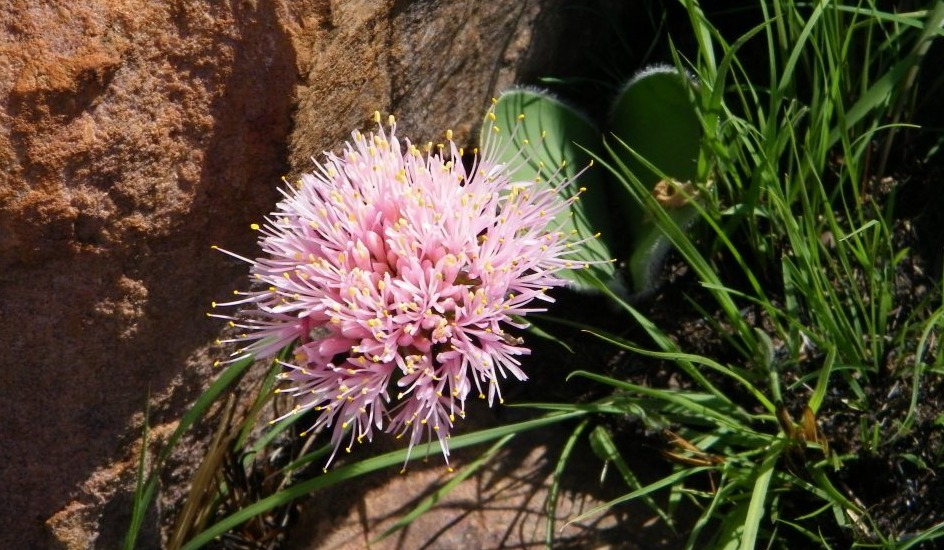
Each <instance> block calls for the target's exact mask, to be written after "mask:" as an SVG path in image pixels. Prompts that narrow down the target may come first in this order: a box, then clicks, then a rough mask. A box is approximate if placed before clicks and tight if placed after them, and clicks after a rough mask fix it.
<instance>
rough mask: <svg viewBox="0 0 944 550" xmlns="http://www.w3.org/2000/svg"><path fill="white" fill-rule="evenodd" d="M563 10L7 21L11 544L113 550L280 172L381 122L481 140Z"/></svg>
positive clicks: (339, 5)
mask: <svg viewBox="0 0 944 550" xmlns="http://www.w3.org/2000/svg"><path fill="white" fill-rule="evenodd" d="M559 3H560V2H559V1H558V0H538V1H531V2H516V3H510V4H503V3H492V2H483V3H477V2H476V3H473V2H463V1H461V0H397V1H392V0H391V1H378V0H302V1H292V2H288V1H278V0H233V1H226V2H224V1H219V0H212V1H205V0H177V1H174V2H152V3H147V2H145V3H142V2H131V1H130V0H91V1H89V2H80V3H76V2H67V1H64V0H60V1H57V0H40V1H33V0H29V1H27V0H11V1H10V2H6V3H4V5H3V6H2V7H0V21H2V23H3V25H0V318H2V319H3V323H0V347H2V348H3V349H4V354H3V357H4V359H3V360H2V363H0V402H2V403H3V404H4V415H3V416H4V420H3V422H2V423H0V456H2V457H3V461H2V463H0V548H50V547H63V548H113V547H116V546H117V541H118V540H120V538H121V536H122V534H123V532H124V529H125V527H126V521H127V514H128V502H129V501H128V497H127V494H128V489H129V486H130V484H131V483H132V481H133V477H134V475H133V466H134V464H135V460H136V456H137V455H136V452H135V445H136V443H137V439H138V436H139V433H140V432H139V427H140V422H141V418H142V415H141V412H142V410H143V409H144V405H145V402H146V400H147V398H148V396H149V395H150V396H151V397H152V398H153V399H154V402H153V403H152V415H151V419H150V420H151V423H152V424H154V425H157V426H158V429H157V432H159V433H160V432H167V431H168V430H169V429H171V428H172V426H173V422H174V419H175V418H178V417H179V415H180V412H181V411H182V410H184V409H185V407H186V405H187V403H189V402H190V401H191V400H192V399H193V398H194V397H195V396H196V395H197V394H198V393H199V391H200V389H201V388H202V387H205V385H206V382H207V380H208V378H209V377H210V375H211V374H212V372H211V371H210V369H208V368H207V366H208V365H209V364H210V362H211V361H212V357H210V356H211V355H213V354H215V353H218V352H215V351H212V345H211V344H208V343H209V342H212V341H213V340H214V339H215V337H216V332H217V331H218V330H219V323H218V322H215V321H213V320H208V319H207V318H206V317H204V315H203V314H204V311H205V310H206V308H207V307H208V304H209V302H210V301H211V300H213V299H219V298H221V297H225V296H226V295H227V294H228V293H229V291H230V290H231V289H232V288H234V287H235V286H237V285H240V284H241V278H242V277H243V276H244V273H245V266H243V265H240V264H239V262H236V261H232V260H230V259H228V258H226V257H224V256H222V255H220V254H216V253H212V252H211V251H210V248H209V247H210V245H211V244H218V245H220V246H222V247H224V248H228V249H231V250H235V251H240V252H244V253H246V254H252V249H253V242H252V241H253V239H254V237H253V235H252V234H251V232H250V231H249V230H248V225H249V223H250V222H252V221H258V220H259V219H260V218H261V216H262V215H263V214H264V213H266V212H268V211H269V209H271V205H272V204H273V203H274V201H275V198H276V197H277V193H276V191H275V188H276V186H277V185H278V182H279V177H280V176H281V175H283V174H285V173H287V172H290V171H293V169H295V170H299V169H305V168H307V162H308V161H307V158H308V156H309V155H312V154H319V153H320V152H321V151H323V150H325V149H332V148H334V147H336V146H337V144H338V143H339V142H340V141H341V140H342V139H344V138H345V137H346V136H347V134H348V132H349V131H350V130H351V129H352V128H354V127H357V126H364V125H365V122H366V120H367V116H368V114H369V113H370V112H371V111H373V110H374V109H379V110H382V111H385V112H390V111H393V112H395V113H396V114H397V115H398V117H399V119H400V120H401V123H402V126H401V128H402V132H403V133H404V135H406V134H410V133H412V132H416V138H417V139H418V140H423V139H435V137H436V136H437V135H441V133H440V132H441V131H442V130H444V129H445V128H448V127H453V128H454V129H455V130H456V131H457V135H458V136H460V139H461V138H462V136H463V135H464V136H465V138H466V139H468V136H469V135H470V134H469V132H470V131H471V130H473V128H472V126H473V125H474V124H475V122H476V120H477V118H478V116H480V113H481V110H482V107H483V106H484V105H486V103H487V101H488V98H489V97H490V96H491V95H493V94H495V93H496V91H497V89H498V88H500V87H501V86H504V85H507V84H509V83H511V82H512V81H514V80H518V79H521V77H522V75H524V74H526V73H528V71H529V70H530V69H529V67H532V66H534V65H535V63H537V62H538V61H539V58H537V57H535V56H534V55H533V52H535V51H546V48H536V46H535V36H545V35H546V36H554V34H553V33H535V32H533V30H534V28H535V27H536V26H540V25H544V24H547V23H548V22H549V21H551V20H553V19H554V18H553V17H549V14H552V13H553V12H554V9H555V8H556V7H559V6H558V4H559ZM499 4H503V5H499ZM509 5H511V6H513V8H512V9H510V10H509V9H508V6H509ZM296 108H297V113H295V109H296ZM293 114H295V117H296V118H295V123H294V127H295V128H296V129H295V131H294V132H292V128H293V121H292V117H293ZM463 131H465V134H463ZM208 350H210V351H208ZM154 533H156V530H152V532H149V533H146V535H148V536H150V537H151V542H150V544H152V545H153V544H155V541H154V540H153V537H154V536H155V534H154Z"/></svg>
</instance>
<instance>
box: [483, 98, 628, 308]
mask: <svg viewBox="0 0 944 550" xmlns="http://www.w3.org/2000/svg"><path fill="white" fill-rule="evenodd" d="M492 116H494V119H492ZM496 128H497V130H496ZM488 133H492V134H494V135H492V136H489V135H488ZM496 138H497V139H500V140H502V144H501V146H500V147H499V150H500V154H499V155H498V159H499V160H500V161H502V162H505V163H508V164H509V165H510V166H511V167H512V168H513V169H514V171H513V178H514V179H515V180H517V181H529V182H531V181H533V182H535V183H537V184H546V182H547V181H550V180H551V179H552V178H550V177H549V176H550V175H551V174H554V173H556V172H557V171H561V172H563V173H564V175H565V176H566V177H567V178H568V179H570V178H576V179H577V186H576V187H575V186H569V187H567V188H564V189H561V192H562V194H563V196H565V197H570V196H572V195H573V194H574V193H578V192H579V193H580V197H579V200H576V201H574V202H573V203H572V204H571V207H570V209H569V210H564V211H562V212H561V213H560V214H558V217H557V219H556V220H555V222H556V223H557V224H560V230H561V231H563V232H565V233H571V234H572V235H573V236H572V237H571V238H572V239H574V240H576V241H582V242H581V243H580V244H579V245H577V246H579V247H580V248H579V250H578V251H577V252H576V253H574V255H573V256H572V257H573V258H574V259H577V260H584V261H589V262H596V263H591V264H590V267H589V268H588V270H589V271H590V272H591V273H592V274H593V275H595V276H596V277H597V278H598V279H600V280H602V281H604V282H606V283H607V284H611V283H614V282H615V278H616V268H615V266H614V265H613V263H612V262H611V261H610V260H611V259H612V258H613V255H612V253H611V249H610V246H611V244H610V243H611V242H612V239H613V237H614V236H613V235H612V234H611V228H610V212H609V210H608V198H607V189H606V185H607V180H606V179H604V178H603V177H601V175H602V174H601V173H600V172H599V171H598V170H595V169H594V168H592V167H591V166H590V165H591V157H590V155H588V154H587V152H586V150H585V149H588V148H589V149H590V150H594V149H596V148H597V147H598V146H599V143H600V131H599V130H598V129H597V128H596V127H595V126H594V125H593V123H591V122H590V121H589V120H588V119H587V118H586V117H585V116H584V115H583V114H582V113H580V112H578V111H577V110H575V109H573V108H571V107H569V106H567V105H565V104H564V103H562V102H560V101H559V100H557V99H556V98H554V97H553V96H551V95H550V94H547V93H545V92H540V91H536V90H531V89H515V90H510V91H507V92H505V93H503V94H502V95H501V96H500V97H499V98H498V100H497V102H496V103H495V106H494V109H493V110H492V111H491V112H490V114H489V117H488V119H486V121H485V124H483V126H482V136H481V142H482V143H486V142H487V141H488V140H494V139H496ZM561 275H562V276H563V277H564V278H566V279H567V280H569V281H570V282H571V283H572V285H573V286H574V287H575V288H577V289H578V290H581V291H591V290H594V286H593V285H592V284H591V283H589V282H588V281H587V278H586V277H585V276H584V274H583V271H582V270H568V271H563V272H562V273H561Z"/></svg>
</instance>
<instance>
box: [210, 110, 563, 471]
mask: <svg viewBox="0 0 944 550" xmlns="http://www.w3.org/2000/svg"><path fill="white" fill-rule="evenodd" d="M374 119H375V122H376V123H377V129H376V133H369V134H366V135H365V134H362V133H360V132H356V131H355V132H354V133H353V134H352V139H351V141H350V142H349V143H348V144H347V145H346V147H345V149H344V151H343V153H342V154H340V155H337V154H330V153H328V154H326V155H325V159H324V161H323V162H320V163H319V162H316V170H315V172H314V173H311V174H306V175H304V176H302V178H301V179H300V180H299V181H298V182H296V183H295V184H294V185H289V186H288V187H287V188H285V189H282V190H281V193H282V195H283V199H282V200H281V202H279V203H278V205H277V208H276V211H275V212H273V213H272V214H271V215H270V216H269V217H268V218H267V219H266V223H265V224H264V225H263V226H261V227H259V226H254V228H256V229H258V230H259V231H260V232H261V236H260V238H259V244H260V246H261V247H262V250H263V252H264V254H263V256H262V257H261V258H258V259H256V260H249V259H246V258H242V257H240V256H236V257H238V258H241V259H243V260H245V261H247V262H249V263H250V264H251V265H252V277H253V278H254V279H255V281H256V282H257V283H258V289H257V290H253V291H249V292H237V294H238V295H239V299H237V300H235V301H233V302H229V303H227V304H214V306H216V305H240V306H242V308H243V311H242V312H241V313H240V314H238V315H237V316H226V315H218V317H223V318H227V319H230V320H231V321H232V322H233V324H234V325H235V326H238V327H241V328H242V329H244V330H245V333H244V334H242V335H240V337H239V338H235V339H233V340H230V341H233V342H239V343H240V344H241V345H242V347H241V348H240V349H239V350H237V352H236V353H235V354H234V355H239V356H243V355H246V354H252V355H254V356H256V357H258V358H265V357H272V356H274V355H275V354H276V353H277V352H278V351H279V350H280V349H282V348H284V347H285V346H288V345H290V344H292V343H295V348H294V351H295V353H294V358H293V360H292V361H291V362H286V363H284V369H285V370H284V371H283V372H282V374H281V375H280V378H281V379H282V380H283V387H281V388H280V389H279V390H278V391H280V392H282V393H288V394H291V395H292V396H294V398H295V399H296V403H297V405H296V407H295V408H294V410H293V411H292V412H291V413H289V414H294V413H299V412H303V411H308V410H314V411H316V412H317V419H316V420H315V423H314V425H313V426H311V429H310V430H309V431H319V430H322V429H330V430H331V440H332V442H333V444H334V446H335V452H336V451H337V449H338V448H339V447H340V446H342V445H345V446H346V448H347V449H348V450H350V448H351V445H352V444H353V442H355V441H361V440H363V439H365V438H366V439H367V440H370V439H371V438H372V436H373V434H374V431H375V430H384V429H385V430H387V431H389V432H393V433H396V434H397V435H398V436H403V437H406V438H407V439H408V441H409V446H410V448H411V449H412V447H413V446H414V445H416V444H417V443H419V442H421V440H422V439H423V436H424V434H425V435H427V437H432V436H435V437H436V438H437V439H438V441H439V443H440V446H441V448H442V451H443V454H444V456H445V457H446V458H447V460H448V454H449V448H448V437H449V434H450V431H451V430H452V427H453V424H454V423H455V421H456V419H457V417H459V418H461V417H463V416H464V415H465V401H466V398H467V397H468V395H469V394H470V393H473V394H474V395H477V396H478V397H481V398H483V399H487V400H488V403H489V404H490V405H491V404H492V403H493V402H494V401H495V399H496V398H497V399H498V400H499V401H500V400H501V392H500V389H499V379H501V378H507V377H509V375H510V376H513V377H515V378H517V379H519V380H525V379H526V376H525V373H524V372H523V371H522V369H521V368H520V362H519V361H518V356H520V355H525V354H527V353H528V352H529V350H528V349H527V348H525V347H522V342H521V340H520V339H519V338H517V337H515V336H513V335H511V334H509V332H507V329H508V328H509V327H514V328H524V326H525V325H524V324H522V322H521V321H520V318H521V316H524V315H526V314H528V313H530V312H534V311H543V308H541V307H540V306H539V304H538V303H540V302H551V301H553V300H552V299H551V298H550V297H549V296H547V295H546V294H545V291H547V290H548V289H549V288H551V287H554V286H559V285H562V284H564V280H563V279H561V278H559V277H558V276H557V272H558V271H560V270H562V269H568V268H574V267H577V265H575V263H574V262H576V261H575V260H570V259H568V256H569V254H570V251H571V250H573V249H572V246H573V244H574V243H573V242H571V241H570V240H569V235H565V234H564V233H563V232H561V231H560V228H559V224H558V223H557V222H555V221H554V220H555V216H556V215H557V214H558V213H559V212H560V211H561V210H563V209H567V208H568V207H569V203H570V202H571V201H573V200H575V199H574V198H571V199H568V200H564V199H562V198H561V196H560V194H559V192H558V191H559V190H560V188H561V187H563V186H566V185H569V184H571V180H569V179H567V178H565V177H564V176H562V175H560V173H557V174H554V175H552V177H551V178H550V179H549V182H543V183H541V184H537V183H536V182H530V181H513V180H512V179H511V177H510V174H512V170H511V167H509V166H508V165H505V164H501V163H497V162H496V161H494V160H493V159H495V158H497V154H496V153H497V152H498V151H497V148H498V147H501V146H502V145H501V142H499V141H498V140H493V141H490V142H488V143H486V144H484V147H483V151H482V153H481V155H480V156H478V157H477V159H476V160H475V161H474V163H473V165H472V166H471V168H468V169H467V168H466V167H465V166H464V165H463V163H462V161H461V159H462V156H463V151H462V150H461V149H459V148H457V147H456V145H455V143H453V141H452V135H451V132H447V133H446V143H445V144H441V145H437V146H432V145H431V144H430V145H427V146H426V147H424V148H423V150H422V151H421V150H420V149H419V148H417V147H416V146H415V145H413V144H411V143H410V141H409V140H404V141H403V143H401V142H400V140H399V139H398V138H397V136H396V124H395V121H394V119H393V117H390V119H389V123H388V126H387V127H386V128H385V127H384V126H383V125H382V124H380V115H379V113H375V117H374ZM526 160H527V159H522V161H526ZM575 196H576V194H575V195H574V197H575ZM234 256H235V254H234ZM345 441H346V442H347V443H346V444H345ZM333 456H334V455H332V457H333ZM329 462H330V460H329Z"/></svg>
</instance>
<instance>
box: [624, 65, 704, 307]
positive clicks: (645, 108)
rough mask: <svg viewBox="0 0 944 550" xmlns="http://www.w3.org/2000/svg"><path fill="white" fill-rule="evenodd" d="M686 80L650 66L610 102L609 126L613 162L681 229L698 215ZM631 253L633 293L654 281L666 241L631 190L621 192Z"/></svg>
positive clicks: (692, 115)
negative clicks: (614, 141)
mask: <svg viewBox="0 0 944 550" xmlns="http://www.w3.org/2000/svg"><path fill="white" fill-rule="evenodd" d="M693 85H694V84H693V82H692V81H691V79H690V78H689V77H688V76H687V75H684V74H682V73H680V72H679V71H678V70H676V69H675V68H674V67H667V66H657V67H651V68H649V69H646V70H644V71H642V72H641V73H639V74H638V75H637V76H635V77H634V78H633V79H632V80H630V81H629V83H628V84H627V85H626V87H625V88H623V91H622V92H621V93H620V94H619V96H617V98H616V101H615V102H614V103H613V110H612V113H611V115H610V121H609V127H608V128H609V130H610V133H611V134H612V135H613V136H614V137H615V138H616V139H617V141H619V142H621V143H623V144H625V145H626V147H622V148H618V149H617V150H616V152H615V155H616V156H617V157H618V158H617V159H616V160H617V161H618V162H619V163H620V164H622V165H624V166H626V168H627V170H628V171H629V172H630V174H631V175H632V177H634V178H635V179H636V180H638V181H639V182H640V183H641V185H642V187H643V188H645V189H647V190H649V192H650V193H654V192H655V191H656V190H657V188H658V193H654V194H655V195H657V196H658V197H660V199H659V202H660V204H662V206H663V207H664V208H665V209H666V211H667V212H668V214H669V216H670V217H671V219H672V221H673V222H674V223H675V224H676V225H678V226H679V227H680V228H682V229H683V230H687V229H688V228H689V227H690V226H691V225H692V223H693V222H694V221H695V220H696V219H697V218H698V211H697V209H696V208H694V207H692V206H691V205H689V204H688V203H689V201H690V200H692V198H693V196H694V194H695V193H696V189H697V187H696V186H693V184H696V185H697V184H699V183H704V182H698V155H699V152H700V150H701V135H702V130H701V123H700V122H699V120H698V114H697V113H696V111H695V107H694V105H693V103H692V101H691V99H690V97H689V93H690V89H691V87H692V86H693ZM621 206H622V208H623V209H624V212H625V213H626V215H625V219H626V223H627V224H628V226H627V231H628V232H629V234H630V235H631V238H632V240H633V242H632V248H631V250H632V253H631V255H630V259H629V271H630V275H631V277H632V280H633V286H634V288H635V290H636V291H637V292H643V291H648V290H651V289H653V288H654V287H655V285H656V278H657V277H658V275H659V273H660V271H661V269H662V265H663V263H664V261H665V257H666V254H668V252H669V250H670V249H671V247H672V245H671V241H670V240H669V239H668V238H667V237H666V235H665V234H664V232H663V231H662V229H660V228H659V226H658V224H657V223H656V220H655V218H654V217H653V216H652V215H651V214H648V213H647V212H646V211H645V210H644V207H643V204H642V203H641V202H640V201H639V200H638V198H635V197H633V195H632V193H623V194H622V204H621Z"/></svg>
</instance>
